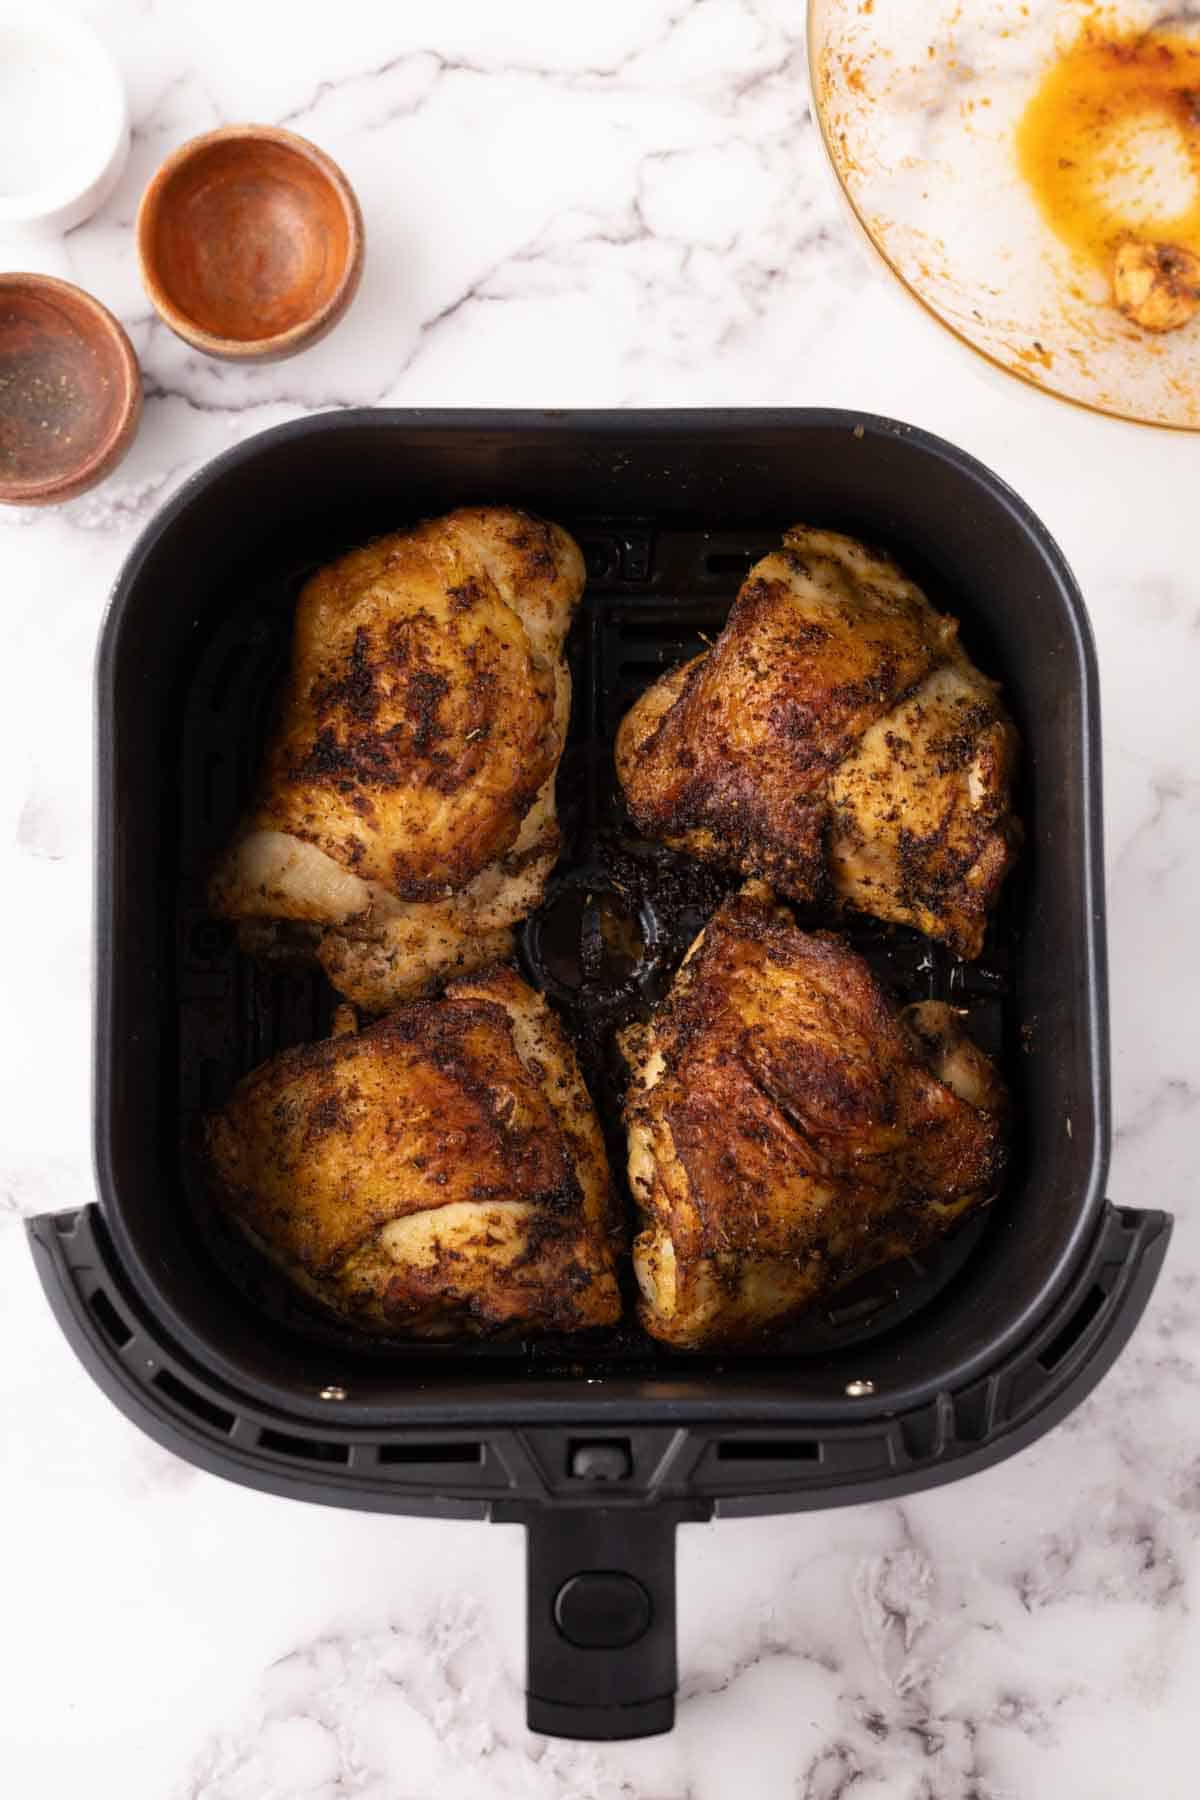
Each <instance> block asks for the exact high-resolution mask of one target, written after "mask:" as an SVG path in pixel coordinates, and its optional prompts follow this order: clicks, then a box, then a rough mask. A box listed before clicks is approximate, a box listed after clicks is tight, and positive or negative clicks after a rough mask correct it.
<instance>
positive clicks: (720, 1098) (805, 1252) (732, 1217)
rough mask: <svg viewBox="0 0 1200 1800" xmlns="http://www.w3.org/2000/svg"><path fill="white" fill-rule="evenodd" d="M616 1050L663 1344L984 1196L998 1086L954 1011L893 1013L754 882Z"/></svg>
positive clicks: (993, 1176) (717, 1323) (724, 1321)
mask: <svg viewBox="0 0 1200 1800" xmlns="http://www.w3.org/2000/svg"><path fill="white" fill-rule="evenodd" d="M623 1048H624V1051H625V1055H626V1058H627V1060H628V1061H629V1063H630V1066H631V1081H630V1087H629V1092H628V1095H627V1099H626V1123H627V1128H628V1137H629V1179H630V1185H631V1187H632V1190H633V1195H634V1198H635V1200H636V1201H637V1204H638V1206H639V1207H640V1208H641V1210H642V1213H643V1215H644V1226H645V1228H644V1230H643V1231H642V1232H641V1234H640V1235H639V1236H638V1238H637V1240H636V1241H635V1244H634V1267H635V1270H636V1273H637V1277H638V1283H639V1286H640V1288H641V1291H642V1300H641V1318H642V1323H643V1324H644V1325H645V1327H646V1330H647V1331H649V1332H650V1333H651V1334H652V1335H653V1336H654V1337H656V1338H660V1339H662V1340H663V1341H664V1342H666V1343H670V1344H675V1345H678V1346H681V1347H685V1348H697V1347H700V1346H704V1345H716V1344H727V1343H736V1342H739V1341H744V1340H746V1339H748V1338H751V1337H754V1336H755V1335H757V1334H758V1333H760V1332H762V1331H763V1330H764V1329H766V1328H769V1327H771V1326H775V1325H780V1324H783V1323H785V1322H786V1321H787V1320H789V1319H791V1318H793V1317H794V1316H795V1315H796V1314H798V1313H800V1312H802V1311H803V1309H804V1308H805V1307H806V1306H808V1305H810V1304H811V1303H812V1302H813V1301H814V1300H817V1299H818V1298H820V1297H822V1296H828V1295H829V1294H830V1293H831V1292H832V1291H833V1290H834V1289H835V1288H837V1287H838V1286H840V1285H841V1284H842V1283H844V1282H846V1281H849V1280H852V1279H853V1278H854V1277H855V1276H857V1275H861V1274H863V1273H864V1272H865V1271H867V1270H868V1269H871V1268H873V1267H875V1266H876V1265H878V1264H880V1263H884V1262H888V1261H890V1260H891V1259H892V1258H893V1257H897V1256H902V1255H907V1254H911V1253H913V1252H914V1251H916V1250H918V1249H920V1248H921V1247H922V1246H923V1245H924V1244H927V1243H929V1242H930V1241H931V1240H932V1239H933V1238H935V1237H936V1236H938V1234H939V1233H941V1232H942V1231H944V1230H945V1229H946V1228H947V1226H948V1225H949V1224H950V1223H951V1222H952V1221H953V1220H955V1219H957V1218H959V1217H960V1216H961V1215H962V1214H964V1213H965V1212H967V1211H968V1210H969V1209H970V1208H971V1207H973V1206H976V1205H978V1204H979V1203H980V1202H981V1201H983V1200H985V1199H988V1198H989V1197H991V1195H993V1194H994V1192H995V1190H996V1186H997V1183H998V1181H999V1178H1000V1174H1001V1170H1002V1167H1003V1126H1002V1120H1003V1114H1004V1110H1005V1097H1004V1090H1003V1087H1002V1085H1001V1083H1000V1081H999V1078H998V1076H997V1075H996V1072H995V1069H994V1068H993V1066H992V1064H991V1063H990V1062H989V1060H988V1058H987V1057H986V1056H985V1055H984V1054H983V1052H982V1051H981V1050H979V1049H978V1047H977V1046H976V1045H975V1044H974V1043H972V1041H971V1040H970V1038H968V1037H967V1036H966V1034H965V1033H964V1031H963V1029H962V1026H961V1024H960V1023H959V1019H958V1016H957V1014H956V1013H955V1012H954V1011H953V1010H952V1009H951V1008H950V1007H948V1006H944V1005H941V1004H940V1003H937V1002H933V1001H929V1002H925V1003H923V1004H921V1005H918V1006H914V1007H910V1008H908V1009H907V1011H906V1012H904V1013H898V1012H897V1010H896V1009H895V1007H893V1006H892V1004H891V1003H890V1002H889V1001H888V999H887V998H886V997H885V995H884V994H883V992H882V991H881V990H880V988H879V987H878V985H877V984H876V982H875V979H874V977H873V976H872V974H871V971H870V969H869V968H868V967H867V964H866V963H865V962H864V961H863V960H862V958H861V957H859V956H857V955H855V954H854V952H853V951H851V950H850V949H849V948H848V947H847V945H846V944H845V943H844V942H843V941H842V940H841V939H839V938H837V937H834V936H832V935H830V934H828V933H825V932H818V933H815V934H813V933H807V932H804V931H801V930H800V929H799V928H798V926H797V925H796V924H795V921H794V920H793V918H792V916H791V914H790V912H788V911H787V910H786V909H785V908H783V907H780V906H779V905H778V904H777V903H776V902H775V899H774V896H773V895H772V894H771V892H770V890H769V889H768V888H767V887H766V886H765V885H764V884H763V883H760V882H755V883H750V884H748V885H747V886H746V887H745V888H744V889H743V890H742V891H741V893H739V894H736V895H735V896H734V897H733V898H732V899H730V900H728V901H727V902H726V903H725V904H724V905H723V906H722V907H721V908H719V910H718V911H717V912H716V913H715V914H714V916H713V918H712V919H711V920H710V921H709V924H708V926H707V927H706V929H705V930H704V931H703V932H702V933H701V934H700V936H699V937H698V938H697V940H696V942H695V943H694V944H693V946H692V949H691V951H690V952H689V955H688V959H687V961H686V962H685V963H684V966H683V968H682V969H681V970H680V973H679V975H678V977H677V978H676V982H675V986H674V988H673V989H672V991H671V993H670V995H669V996H668V997H667V999H666V1001H665V1002H664V1004H663V1005H662V1007H661V1008H660V1010H659V1012H658V1013H657V1015H656V1016H655V1018H654V1019H653V1020H652V1021H651V1022H650V1024H649V1025H645V1026H635V1027H633V1028H632V1029H631V1030H630V1031H628V1032H626V1033H625V1035H624V1039H623Z"/></svg>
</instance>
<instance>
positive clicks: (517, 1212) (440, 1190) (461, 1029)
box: [206, 969, 620, 1337]
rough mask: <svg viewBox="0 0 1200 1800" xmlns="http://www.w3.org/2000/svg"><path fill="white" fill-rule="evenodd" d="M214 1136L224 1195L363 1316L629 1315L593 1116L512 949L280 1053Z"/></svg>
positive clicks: (446, 1319) (306, 1279) (439, 1321)
mask: <svg viewBox="0 0 1200 1800" xmlns="http://www.w3.org/2000/svg"><path fill="white" fill-rule="evenodd" d="M347 1010H348V1009H347ZM206 1147H207V1163H208V1169H209V1175H210V1179H211V1185H212V1190H213V1193H214V1197H215V1198H216V1200H217V1202H218V1203H219V1204H220V1205H221V1206H222V1207H223V1208H224V1209H225V1210H226V1211H227V1212H228V1213H229V1214H230V1215H231V1216H232V1217H233V1219H234V1220H235V1221H236V1222H237V1224H238V1225H239V1226H240V1227H241V1228H242V1229H243V1231H244V1232H245V1233H246V1234H247V1235H248V1236H249V1237H250V1238H251V1239H252V1240H253V1241H254V1242H256V1243H257V1244H258V1245H259V1246H260V1248H262V1249H263V1250H265V1251H266V1253H267V1254H268V1255H270V1256H271V1257H272V1258H273V1259H274V1260H275V1261H276V1262H277V1263H279V1264H280V1265H281V1266H282V1267H283V1268H284V1269H285V1270H286V1272H287V1273H288V1274H290V1275H291V1277H292V1278H293V1280H294V1281H296V1283H297V1284H298V1285H299V1286H301V1287H302V1288H303V1289H304V1290H305V1291H306V1292H308V1293H309V1294H310V1295H312V1296H313V1297H315V1298H317V1299H319V1300H320V1301H322V1302H323V1303H324V1304H325V1305H326V1306H328V1307H330V1308H332V1309H333V1310H334V1311H336V1312H337V1313H339V1314H340V1315H342V1317H343V1318H345V1319H348V1320H349V1321H351V1322H352V1323H354V1324H358V1325H362V1326H366V1327H369V1328H374V1329H384V1330H391V1331H403V1332H408V1333H412V1334H415V1335H418V1336H425V1337H437V1336H445V1335H449V1334H451V1333H458V1334H461V1333H464V1332H466V1333H482V1332H488V1331H492V1330H495V1329H499V1328H507V1329H508V1330H510V1331H515V1330H528V1329H537V1328H554V1329H557V1330H561V1331H571V1330H577V1329H580V1328H582V1327H585V1326H590V1325H606V1324H611V1323H612V1322H613V1321H614V1320H615V1319H616V1318H617V1317H618V1316H619V1313H620V1299H619V1296H618V1292H617V1283H616V1277H615V1274H614V1254H615V1249H616V1240H617V1220H616V1216H615V1211H614V1206H613V1201H612V1195H611V1189H610V1183H609V1174H608V1165H607V1162H606V1159H605V1154H604V1145H603V1141H602V1139H601V1136H600V1130H599V1126H598V1125H597V1122H596V1116H595V1113H594V1112H593V1110H592V1105H591V1101H590V1100H589V1098H588V1095H587V1092H586V1090H585V1088H584V1086H583V1082H582V1080H581V1078H580V1075H579V1070H578V1067H577V1066H576V1063H575V1059H574V1056H573V1055H572V1053H571V1050H570V1048H569V1046H568V1044H567V1041H566V1039H565V1038H564V1036H563V1033H562V1029H561V1027H560V1026H559V1024H558V1021H557V1020H556V1019H555V1017H554V1015H553V1014H552V1013H551V1011H550V1009H549V1007H548V1006H547V1005H546V1003H545V1001H544V1000H542V999H541V998H540V996H538V995H537V994H535V993H534V992H533V991H532V989H530V988H528V987H526V986H525V984H524V982H522V981H520V980H519V979H518V978H517V976H516V975H514V974H513V972H512V971H511V970H510V969H493V970H492V971H490V972H489V973H484V974H481V975H479V976H477V977H474V978H471V977H468V978H466V979H464V980H460V981H457V982H455V983H454V984H453V986H452V987H451V988H450V989H449V990H448V991H447V993H446V995H445V996H444V998H442V999H438V1000H419V1001H416V1002H414V1003H413V1004H411V1005H409V1006H406V1007H404V1008H402V1009H400V1010H399V1011H397V1012H394V1013H392V1014H391V1015H390V1016H389V1017H387V1018H384V1019H380V1020H379V1021H378V1022H377V1023H375V1024H374V1025H371V1026H369V1027H368V1028H367V1029H366V1030H364V1031H362V1032H360V1033H357V1034H354V1033H351V1034H349V1035H339V1036H336V1037H333V1038H330V1039H329V1040H328V1041H327V1042H325V1043H319V1044H305V1045H302V1046H300V1047H298V1048H296V1049H293V1050H285V1051H283V1052H282V1053H281V1054H280V1055H278V1056H274V1057H272V1058H271V1059H270V1061H268V1062H266V1063H264V1064H263V1065H262V1066H261V1068H258V1069H255V1070H254V1072H253V1073H252V1074H250V1075H248V1076H246V1078H245V1080H244V1081H242V1082H241V1083H240V1084H239V1086H238V1087H237V1088H236V1089H235V1091H234V1093H233V1095H232V1097H231V1098H230V1099H229V1101H228V1102H227V1103H226V1105H225V1106H224V1107H223V1108H222V1109H221V1110H220V1111H219V1112H218V1113H216V1114H214V1115H213V1116H212V1117H211V1118H210V1119H209V1120H208V1122H207V1128H206Z"/></svg>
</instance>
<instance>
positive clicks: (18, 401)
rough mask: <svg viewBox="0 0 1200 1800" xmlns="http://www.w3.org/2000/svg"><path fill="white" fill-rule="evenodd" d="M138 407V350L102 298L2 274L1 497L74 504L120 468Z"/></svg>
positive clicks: (14, 502)
mask: <svg viewBox="0 0 1200 1800" xmlns="http://www.w3.org/2000/svg"><path fill="white" fill-rule="evenodd" d="M141 411H142V378H141V373H140V371H139V369H138V365H137V358H136V357H135V356H134V354H133V346H132V344H131V343H130V342H129V339H128V338H127V337H126V335H125V333H124V331H123V330H122V329H121V327H120V325H118V323H117V321H116V320H115V319H114V318H113V316H112V314H111V313H110V312H109V311H108V309H107V307H104V306H101V304H100V302H99V301H98V300H93V298H92V296H91V295H90V294H85V293H84V291H83V289H82V288H77V287H73V286H72V285H71V283H70V282H69V281H55V280H53V279H52V278H51V277H50V276H49V275H0V502H2V503H3V504H5V505H7V506H49V505H52V504H53V503H54V502H55V501H58V500H70V499H72V498H73V497H74V496H75V495H76V494H82V493H83V492H84V491H85V489H87V488H90V487H94V486H95V485H96V483H97V482H98V481H102V480H103V479H104V477H105V476H106V475H107V474H108V473H109V472H110V471H111V470H112V469H114V468H115V467H116V466H117V464H118V463H119V462H120V460H121V458H122V457H123V456H124V454H125V452H126V450H128V448H129V446H130V444H131V443H132V441H133V434H134V432H135V431H136V430H137V422H138V419H139V418H140V416H141Z"/></svg>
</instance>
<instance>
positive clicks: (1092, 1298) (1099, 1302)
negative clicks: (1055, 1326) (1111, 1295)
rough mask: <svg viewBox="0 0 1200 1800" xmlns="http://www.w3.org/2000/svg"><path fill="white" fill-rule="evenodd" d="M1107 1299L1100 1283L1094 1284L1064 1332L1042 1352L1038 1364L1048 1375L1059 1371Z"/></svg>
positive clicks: (1059, 1333)
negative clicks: (1059, 1366) (1053, 1370)
mask: <svg viewBox="0 0 1200 1800" xmlns="http://www.w3.org/2000/svg"><path fill="white" fill-rule="evenodd" d="M1107 1299H1108V1295H1107V1294H1106V1293H1105V1291H1104V1289H1103V1288H1102V1287H1101V1286H1100V1284H1099V1282H1094V1283H1093V1285H1092V1286H1091V1287H1090V1288H1089V1289H1088V1291H1087V1293H1086V1294H1085V1295H1084V1297H1083V1299H1082V1300H1081V1301H1080V1303H1079V1305H1078V1306H1077V1307H1076V1309H1075V1311H1074V1312H1073V1313H1072V1314H1071V1317H1070V1318H1069V1319H1068V1320H1067V1322H1066V1324H1065V1325H1064V1326H1063V1328H1062V1330H1061V1331H1059V1332H1057V1333H1056V1334H1055V1336H1054V1337H1052V1338H1051V1340H1050V1342H1049V1343H1048V1344H1047V1345H1046V1347H1045V1349H1044V1350H1042V1351H1041V1353H1040V1355H1039V1356H1038V1363H1039V1364H1040V1366H1041V1367H1042V1368H1043V1369H1044V1370H1045V1371H1046V1373H1047V1375H1048V1374H1049V1373H1050V1371H1051V1370H1052V1369H1057V1367H1058V1365H1059V1363H1060V1362H1061V1361H1062V1360H1063V1357H1064V1356H1066V1354H1067V1352H1068V1351H1069V1350H1072V1349H1073V1348H1074V1346H1075V1345H1076V1344H1077V1343H1078V1342H1079V1340H1080V1338H1081V1337H1082V1336H1083V1334H1084V1332H1085V1331H1086V1330H1087V1328H1088V1326H1089V1325H1090V1324H1091V1322H1092V1320H1093V1319H1094V1318H1095V1317H1096V1314H1097V1313H1098V1312H1099V1311H1100V1310H1101V1308H1102V1307H1103V1305H1104V1302H1105V1301H1106V1300H1107Z"/></svg>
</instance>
